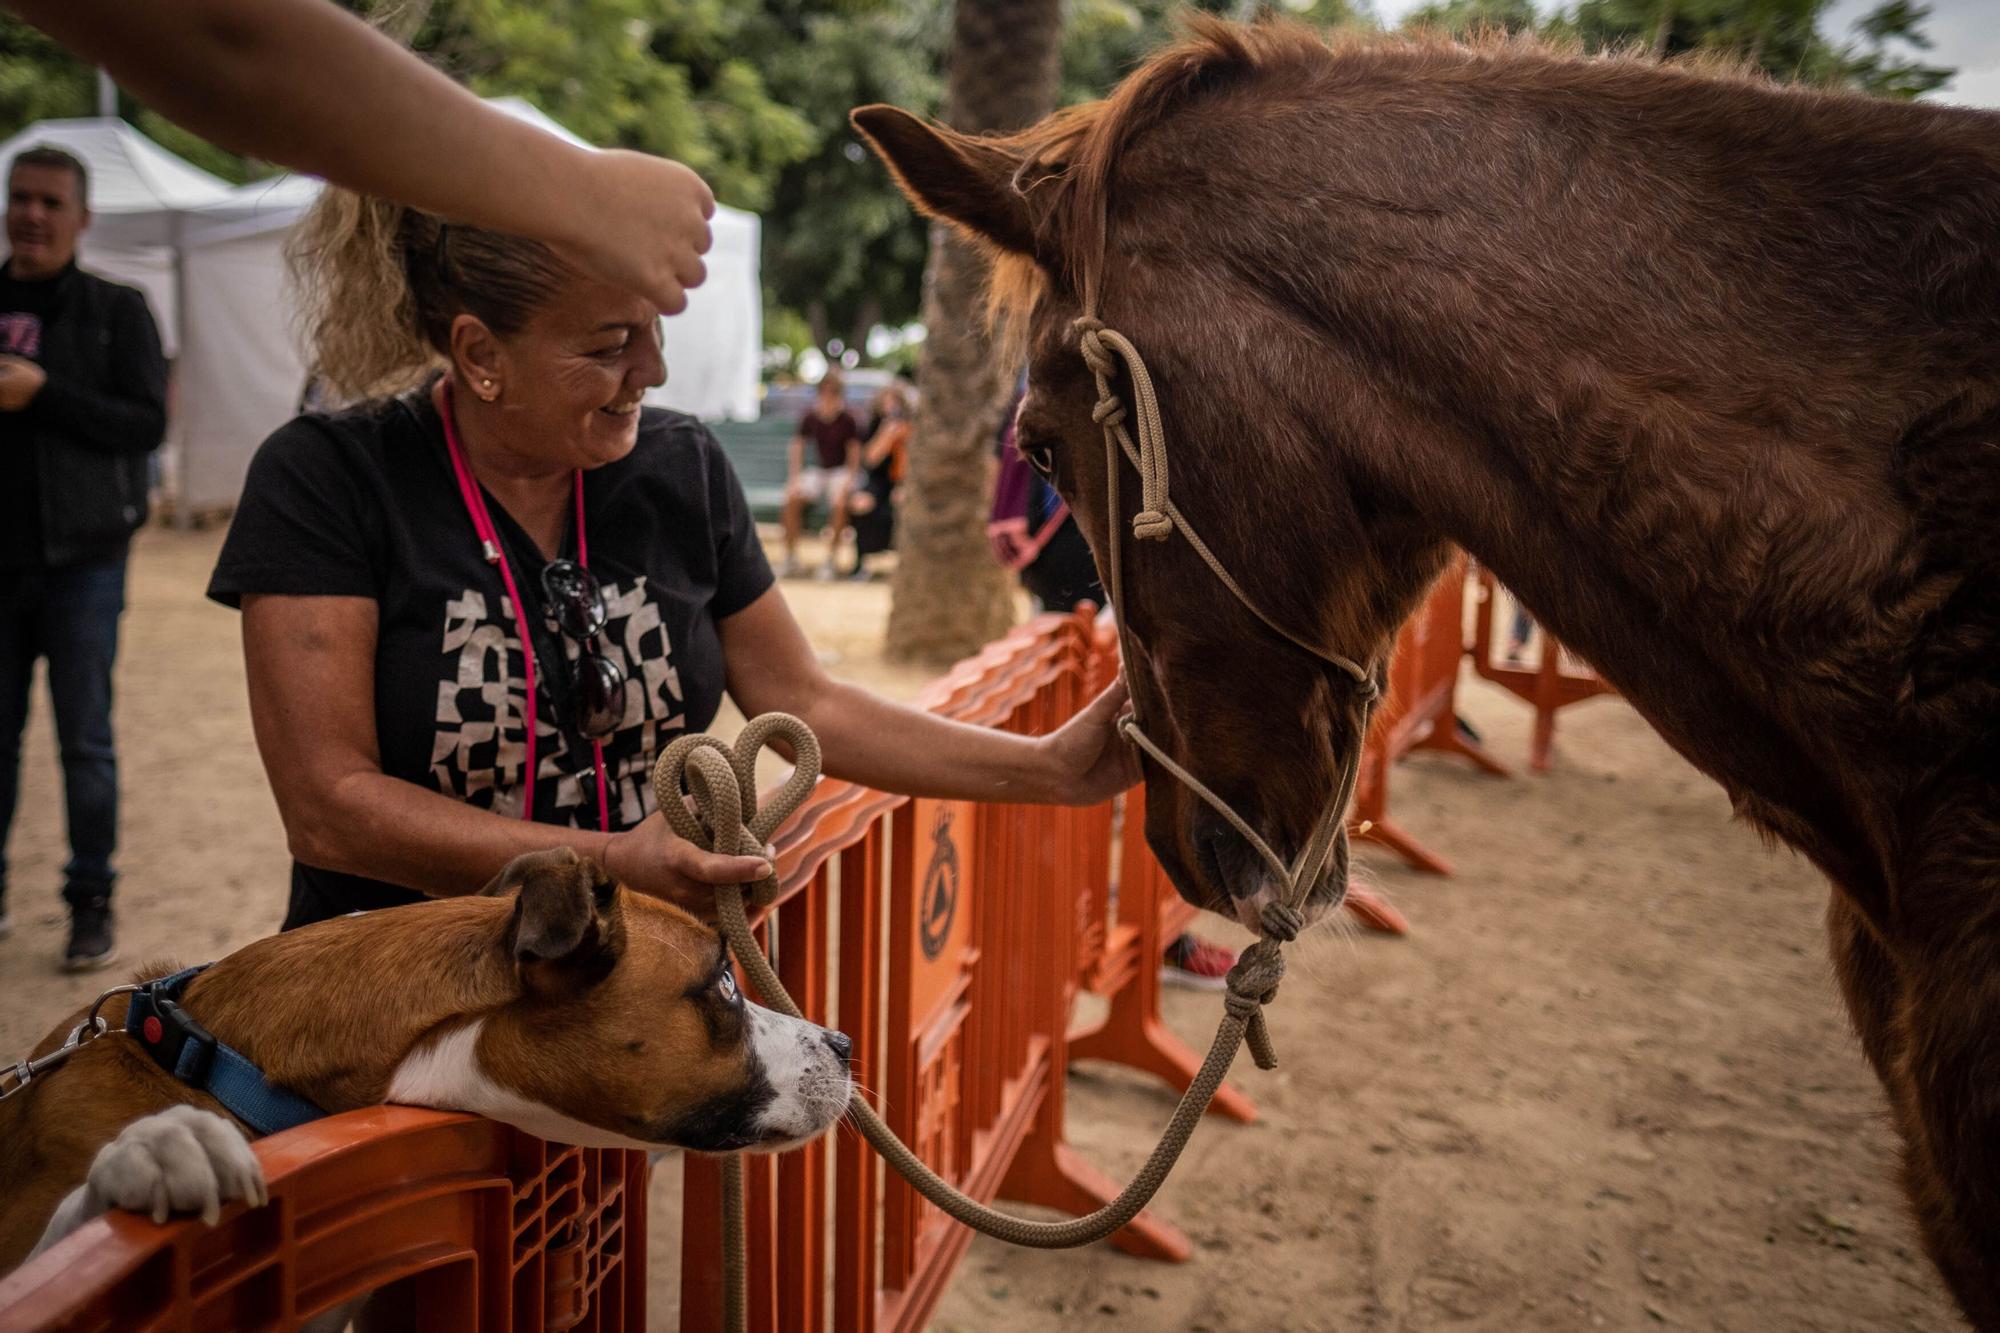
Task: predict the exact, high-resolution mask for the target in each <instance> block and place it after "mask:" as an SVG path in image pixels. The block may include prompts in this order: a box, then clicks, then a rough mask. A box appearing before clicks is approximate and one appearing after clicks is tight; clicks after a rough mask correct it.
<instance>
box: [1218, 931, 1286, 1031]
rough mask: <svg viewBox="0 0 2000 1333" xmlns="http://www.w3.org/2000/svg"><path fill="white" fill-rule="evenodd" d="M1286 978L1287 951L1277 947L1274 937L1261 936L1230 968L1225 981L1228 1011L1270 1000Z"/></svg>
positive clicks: (1243, 1010)
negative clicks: (1284, 952) (1261, 938)
mask: <svg viewBox="0 0 2000 1333" xmlns="http://www.w3.org/2000/svg"><path fill="white" fill-rule="evenodd" d="M1284 979H1285V955H1284V954H1283V953H1281V952H1279V950H1278V945H1277V943H1276V941H1274V940H1268V939H1265V940H1258V941H1257V942H1256V943H1255V944H1252V945H1251V946H1250V947H1249V948H1247V949H1245V950H1244V951H1243V953H1242V956H1241V957H1239V958H1238V959H1237V960H1236V966H1234V967H1232V968H1230V969H1229V975H1228V976H1227V977H1226V978H1224V984H1226V985H1227V986H1228V988H1229V999H1228V1000H1227V1001H1225V1003H1226V1004H1228V1005H1229V1012H1230V1013H1232V1014H1234V1013H1239V1012H1245V1011H1246V1010H1245V1006H1248V1011H1252V1012H1254V1010H1255V1009H1256V1008H1257V1007H1258V1006H1261V1005H1264V1004H1268V1003H1269V1002H1270V1001H1271V999H1272V998H1273V997H1274V996H1276V995H1277V993H1278V983H1279V982H1280V981H1283V980H1284Z"/></svg>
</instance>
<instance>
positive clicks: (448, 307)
mask: <svg viewBox="0 0 2000 1333" xmlns="http://www.w3.org/2000/svg"><path fill="white" fill-rule="evenodd" d="M294 262H295V266H296V268H297V270H298V274H299V277H300V280H301V283H302V287H303V290H304V291H305V292H306V293H307V294H308V297H309V310H310V318H309V329H310V333H311V337H312V341H313V347H314V352H315V357H314V362H315V363H314V367H313V369H314V372H315V374H316V375H318V376H319V377H320V378H321V380H322V381H323V382H324V383H325V384H326V385H327V386H328V388H329V389H330V390H332V391H333V392H334V393H335V394H336V395H341V396H345V397H347V398H350V399H353V400H354V401H355V406H353V407H350V408H348V409H346V410H343V411H339V412H332V413H308V414H305V415H302V416H300V417H299V418H297V419H296V420H294V421H292V422H291V423H289V424H288V425H286V426H285V427H283V428H282V429H280V430H279V431H278V432H277V433H276V434H274V435H273V436H272V437H271V438H270V439H269V440H267V441H266V442H265V443H264V445H263V446H262V448H261V449H260V450H259V452H258V455H257V457H256V459H255V461H254V462H253V463H252V465H251V469H250V474H249V477H248V480H247V482H246V484H245V488H244V493H243V498H242V502H241V504H240V506H239V508H238V510H237V513H236V518H235V521H234V523H233V525H232V527H231V529H230V533H229V537H228V540H227V542H226V543H225V544H224V547H223V551H222V555H221V557H220V560H219V561H218V564H217V567H216V570H215V574H214V577H213V579H212V581H211V583H210V585H209V595H210V596H212V597H214V598H216V599H217V600H219V601H222V602H224V603H226V604H228V605H231V606H240V607H241V609H242V611H243V643H244V656H245V661H246V664H247V667H248V674H249V687H250V705H251V717H252V721H253V723H254V725H255V729H256V734H257V742H258V746H259V748H260V750H261V752H262V754H263V758H264V764H265V769H266V772H267V773H268V774H269V777H270V780H271V785H272V789H273V791H274V793H275V794H276V796H277V801H278V808H279V812H280V815H281V816H282V818H283V820H284V823H285V828H286V832H287V834H288V837H289V839H290V843H291V847H292V852H293V855H294V857H295V862H294V868H293V874H292V889H291V905H290V910H289V912H288V913H287V915H286V919H285V924H286V926H287V927H292V926H298V925H303V924H306V923H308V922H311V921H316V920H320V919H322V918H325V917H328V916H333V915H336V914H340V913H344V912H348V911H352V910H356V909H364V908H375V907H386V906H390V905H393V904H396V903H401V902H408V901H413V900H415V899H417V898H418V897H420V896H422V895H425V894H430V895H445V894H457V893H467V892H471V891H474V890H476V889H478V888H479V887H480V886H481V885H482V884H484V883H485V882H486V881H487V880H488V879H490V878H491V877H492V876H493V874H494V873H495V872H497V871H498V870H499V868H500V867H501V866H502V865H504V864H505V863H506V862H507V861H508V860H509V859H511V858H512V857H514V856H515V855H518V854H519V853H521V852H525V851H530V850H535V849H539V848H546V847H552V846H557V845H568V846H570V847H573V848H575V849H576V850H577V851H578V852H579V853H582V854H584V855H588V856H591V857H594V858H596V859H597V860H598V861H599V862H601V863H602V864H603V865H604V866H605V867H606V869H607V870H609V871H610V873H612V874H613V875H615V876H617V877H618V878H620V879H622V880H623V881H625V882H626V883H627V884H629V885H631V886H632V887H633V888H635V889H638V890H640V891H643V892H647V893H651V894H655V895H658V896H661V897H665V898H670V899H675V900H678V901H681V902H682V903H683V904H684V905H688V906H691V907H695V908H697V909H700V908H704V907H705V906H706V905H707V901H708V896H709V893H708V890H707V889H706V888H705V887H704V886H706V885H713V884H717V883H729V882H743V881H749V880H753V879H755V878H757V877H759V876H760V875H762V874H763V873H764V871H765V865H764V863H763V862H762V861H761V860H760V859H758V858H756V857H740V856H722V855H715V854H711V853H706V852H702V851H699V850H697V849H696V848H694V847H692V846H690V845H688V844H687V843H684V842H681V841H680V840H679V839H677V838H675V837H674V835H673V834H672V833H671V832H670V831H669V830H668V829H667V827H666V824H665V821H664V820H663V819H662V818H661V817H660V816H659V815H658V814H657V813H656V812H655V811H654V809H653V805H652V794H651V784H650V781H649V776H650V773H651V769H652V765H653V761H654V759H655V757H656V756H657V754H658V752H659V751H660V749H661V748H662V747H663V746H665V745H666V744H667V743H668V742H669V741H671V740H672V739H673V738H674V737H675V736H678V735H680V734H682V733H683V732H688V731H700V730H703V729H705V728H706V727H708V725H709V724H710V722H711V721H712V719H713V718H714V716H715V714H716V710H717V708H718V706H719V704H720V702H721V698H722V695H723V693H724V691H725V690H726V691H727V692H728V693H729V694H730V696H731V697H732V698H733V699H734V700H735V701H736V703H737V704H738V706H739V707H740V708H741V709H742V711H743V712H744V713H745V714H756V713H761V712H766V711H770V710H773V709H782V710H784V711H786V712H790V713H795V714H797V715H799V716H801V717H803V718H804V719H805V720H806V721H807V722H808V723H809V724H810V725H811V726H812V727H813V728H814V730H815V731H817V732H818V733H819V736H820V740H821V743H822V746H823V749H824V751H825V759H826V767H827V770H828V771H829V772H830V773H833V774H835V775H837V776H841V777H845V778H850V779H853V780H855V781H857V782H861V783H864V784H866V785H869V786H872V787H878V788H882V789H885V790H891V791H903V792H910V793H912V794H918V795H929V796H941V797H950V798H967V799H980V800H984V799H1005V800H1009V801H1043V802H1069V803H1092V802H1096V801H1099V800H1103V799H1105V798H1106V797H1108V796H1109V795H1111V794H1112V793H1113V792H1115V791H1118V790H1121V789H1123V788H1124V787H1126V786H1128V785H1130V784H1131V783H1132V782H1133V781H1134V780H1136V778H1137V768H1136V765H1135V763H1134V760H1133V758H1132V756H1131V754H1130V751H1129V750H1128V748H1127V747H1126V745H1125V744H1124V743H1123V742H1122V741H1121V740H1119V739H1118V738H1117V736H1116V732H1115V730H1114V726H1113V723H1114V721H1115V718H1116V716H1117V714H1118V712H1119V711H1120V710H1121V708H1122V707H1123V702H1124V695H1123V690H1122V687H1117V686H1114V687H1113V688H1112V689H1111V690H1107V691H1106V692H1105V693H1104V694H1103V695H1101V696H1100V697H1099V698H1098V699H1097V700H1096V701H1095V702H1094V703H1093V704H1092V705H1091V706H1090V707H1089V708H1088V709H1087V710H1086V711H1085V712H1083V713H1082V714H1081V715H1079V716H1078V717H1077V718H1076V719H1074V720H1073V721H1072V722H1071V723H1069V724H1068V725H1067V726H1065V727H1064V728H1063V729H1062V730H1061V731H1059V732H1056V733H1054V734H1052V735H1050V736H1046V737H1041V738H1035V739H1030V738H1026V737H1019V736H1012V735H1007V734H1004V733H1000V732H996V731H989V730H986V729H984V728H979V727H972V726H967V725H964V724H961V723H955V722H950V721H946V720H944V719H942V718H938V717H935V716H933V715H931V714H928V713H924V712H921V711H918V710H916V709H912V708H907V707H904V706H902V705H899V704H895V703H892V702H889V701H888V700H885V699H882V698H880V697H878V696H876V695H874V694H871V693H869V692H868V691H866V690H863V689H861V688H859V687H857V686H854V685H849V684H845V683H842V682H839V681H836V680H834V679H832V678H831V677H829V676H828V675H827V674H826V673H825V671H824V670H823V669H822V668H821V667H820V665H819V663H818V660H817V659H816V657H815V656H814V654H813V652H812V649H811V647H810V646H809V645H808V644H807V642H806V639H805V636H804V634H803V633H802V632H801V631H800V629H799V627H798V624H797V623H796V621H794V620H793V618H792V614H791V611H790V610H789V608H788V607H787V606H786V605H785V600H784V597H783V595H782V593H781V592H780V591H779V590H778V588H777V587H776V585H775V582H774V580H773V577H772V573H771V569H770V566H769V564H768V562H767V561H766V559H765V557H764V552H763V550H762V548H761V547H760V545H759V544H758V540H757V534H756V531H755V528H754V526H753V525H752V522H751V518H750V514H749V511H748V509H747V507H746V506H745V503H744V499H743V493H742V488H741V486H740V484H739V483H738V481H737V479H736V476H735V474H734V473H733V472H732V470H731V469H730V466H729V462H728V460H727V459H726V458H725V457H724V455H723V453H722V451H721V449H720V448H719V447H718V446H717V444H716V441H715V438H714V436H713V435H712V434H710V433H709V431H708V430H707V429H706V428H705V427H703V426H702V425H700V424H699V423H698V422H696V421H694V420H693V419H691V418H689V417H686V416H682V415H680V414H677V413H672V412H664V411H658V410H655V409H651V408H642V407H641V406H640V397H641V395H642V394H643V393H644V392H645V391H646V389H648V388H649V387H651V386H653V385H656V384H659V383H661V382H662V381H663V380H664V379H665V377H666V373H667V371H666V367H665V365H664V364H663V363H662V361H661V355H660V347H659V341H658V337H657V320H656V317H655V313H654V310H655V307H654V304H653V303H652V302H651V301H650V300H648V299H646V298H645V297H642V296H638V295H635V294H633V293H631V292H628V291H625V290H622V289H620V288H618V287H614V286H610V285H607V284H605V283H603V282H600V281H596V280H594V279H592V278H589V277H586V276H584V275H582V274H579V273H577V272H575V271H573V270H571V269H570V268H569V267H568V266H567V265H566V264H565V263H564V262H563V261H562V260H560V259H558V258H557V256H556V255H555V253H554V252H552V251H551V250H550V249H548V248H547V247H546V246H545V245H543V244H541V243H540V242H536V241H530V240H524V239H522V238H519V237H516V236H510V235H506V234H503V233H498V232H492V231H487V230H483V229H481V228H477V227H467V226H459V225H453V224H446V223H443V222H441V221H440V220H439V219H437V218H435V217H432V216H430V215H428V214H424V213H421V212H417V211H414V210H411V209H407V208H403V207H400V206H396V205H390V204H385V203H381V202H378V201H373V200H368V199H363V198H359V197H357V196H354V195H351V194H346V193H344V192H338V191H334V192H329V194H328V195H327V197H326V198H325V199H323V200H322V201H321V203H320V204H319V205H318V206H317V208H316V210H315V212H314V214H313V215H312V217H311V218H310V219H308V221H307V222H306V224H305V225H304V226H303V227H302V229H301V234H300V236H299V238H298V240H297V242H296V245H295V254H294Z"/></svg>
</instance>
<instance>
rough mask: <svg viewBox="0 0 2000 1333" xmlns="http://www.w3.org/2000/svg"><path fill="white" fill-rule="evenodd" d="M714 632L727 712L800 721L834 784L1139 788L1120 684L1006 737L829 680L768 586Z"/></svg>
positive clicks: (1039, 795)
mask: <svg viewBox="0 0 2000 1333" xmlns="http://www.w3.org/2000/svg"><path fill="white" fill-rule="evenodd" d="M720 629H721V633H722V651H723V656H724V657H725V659H726V660H727V663H728V676H729V693H730V695H731V697H732V698H734V699H735V700H736V704H737V707H739V708H741V709H742V710H743V713H744V715H745V716H749V717H754V716H756V715H757V714H759V713H768V712H785V713H793V714H796V715H797V716H798V717H800V718H802V719H804V721H805V722H806V724H807V725H808V726H810V727H811V728H812V729H813V731H814V732H815V733H816V734H817V735H818V737H819V743H820V751H821V753H822V755H823V757H824V760H825V764H826V771H827V772H828V773H830V774H832V775H833V776H834V777H838V778H846V779H847V780H849V781H851V782H858V783H860V784H862V785H863V786H867V787H874V788H876V789H878V790H881V791H893V792H903V793H907V794H909V795H911V796H936V797H943V798H946V799H951V800H972V801H1017V802H1035V803H1040V804H1051V805H1094V804H1096V803H1097V802H1098V801H1103V800H1108V799H1109V798H1111V797H1112V796H1114V795H1116V794H1117V793H1119V792H1121V791H1124V790H1125V789H1126V788H1127V787H1130V786H1131V785H1132V784H1133V783H1135V782H1137V781H1138V780H1139V766H1138V759H1137V757H1136V756H1135V755H1134V754H1133V751H1132V747H1131V746H1130V745H1129V744H1127V743H1126V742H1125V741H1124V740H1123V739H1121V738H1120V737H1119V735H1118V732H1117V721H1118V717H1119V714H1121V713H1123V712H1124V711H1125V687H1124V684H1123V682H1122V681H1121V682H1117V683H1114V684H1113V685H1112V686H1111V687H1110V688H1109V689H1107V690H1105V691H1104V692H1103V693H1102V694H1100V695H1098V696H1097V698H1096V699H1094V700H1092V701H1091V703H1090V705H1089V706H1088V707H1087V708H1085V709H1084V710H1083V711H1082V712H1081V713H1078V714H1077V715H1076V716H1075V717H1074V718H1072V719H1070V721H1068V722H1067V723H1065V724H1064V725H1063V726H1062V728H1061V729H1060V730H1058V731H1055V732H1052V733H1050V734H1049V735H1047V736H1041V737H1032V738H1031V737H1027V736H1015V735H1011V734H1009V733H1007V732H1004V731H995V730H993V729H992V728H990V727H977V726H972V725H970V724H968V723H964V722H954V721H951V720H950V719H948V718H942V717H939V716H938V715H937V714H935V713H927V712H925V711H923V710H922V709H919V708H911V707H908V706H907V705H904V704H899V703H893V702H891V701H889V700H887V699H884V698H882V697H881V696H880V695H877V694H872V693H870V692H869V691H867V690H864V689H862V688H861V687H860V686H858V685H849V684H847V683H845V682H843V681H837V680H835V679H833V678H832V677H831V676H829V675H827V674H826V672H825V670H824V669H823V668H821V666H820V664H819V659H818V658H817V657H815V656H814V655H813V651H812V647H811V645H810V644H808V643H807V642H806V636H805V633H804V631H802V630H801V629H800V628H799V625H798V622H797V621H796V620H794V619H792V611H791V608H790V607H788V606H786V605H785V598H784V594H783V593H781V592H780V591H779V590H778V589H777V587H776V586H775V585H774V586H773V587H772V588H771V590H770V591H768V592H766V593H765V594H764V595H763V596H762V597H759V598H758V599H757V600H756V601H754V602H752V603H751V604H750V605H749V606H747V607H745V608H743V610H741V611H738V612H737V613H736V614H735V615H733V616H730V617H729V618H728V619H726V620H724V621H722V622H721V624H720Z"/></svg>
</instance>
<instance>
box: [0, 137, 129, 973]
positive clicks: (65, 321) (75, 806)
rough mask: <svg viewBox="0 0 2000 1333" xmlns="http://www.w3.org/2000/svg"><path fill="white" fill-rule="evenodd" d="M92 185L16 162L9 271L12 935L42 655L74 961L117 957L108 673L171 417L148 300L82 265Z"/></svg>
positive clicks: (46, 158)
mask: <svg viewBox="0 0 2000 1333" xmlns="http://www.w3.org/2000/svg"><path fill="white" fill-rule="evenodd" d="M88 188H89V178H88V174H87V173H86V172H85V170H84V166H83V164H82V163H81V162H79V161H77V159H76V158H74V157H72V156H70V155H69V154H68V153H65V152H63V151H62V150H61V149H57V148H30V149H28V150H27V151H25V152H23V153H21V154H20V155H19V156H17V157H16V158H15V159H14V160H13V162H12V163H11V164H10V165H9V167H8V171H7V243H8V250H9V253H8V257H7V263H6V267H5V268H4V269H0V935H4V934H5V933H6V929H7V909H6V899H5V896H4V895H5V888H6V863H5V860H4V852H5V848H6V837H7V832H8V829H9V828H10V827H11V825H12V823H13V818H14V807H15V804H16V797H17V795H18V788H19V783H20V758H21V730H22V728H23V727H24V726H25V725H26V723H27V717H28V687H29V684H30V682H31V681H32V679H33V676H34V669H35V659H37V658H40V657H46V658H47V659H48V662H49V695H50V701H51V702H52V704H53V705H54V712H55V723H56V735H57V739H58V741H59V742H60V745H61V749H62V766H63V794H64V798H65V801H66V804H67V814H68V822H69V844H70V859H69V864H68V865H67V866H66V867H64V871H63V874H64V877H65V880H66V883H65V885H64V887H63V897H64V898H65V899H66V900H67V901H68V903H69V911H70V935H69V945H68V948H67V949H66V950H65V952H64V959H63V965H64V966H65V967H66V968H68V969H69V970H71V971H87V970H90V969H93V968H98V967H103V966H104V965H106V964H107V963H109V962H111V960H112V958H113V956H114V955H115V954H116V952H117V947H116V944H115V942H114V936H113V933H112V920H111V884H112V878H113V876H112V870H111V854H112V851H113V850H114V848H115V847H116V845H117V841H118V761H117V756H116V753H115V751H114V750H113V748H112V737H111V667H112V662H113V660H114V659H115V657H116V655H117V651H118V616H119V613H120V612H121V611H123V610H124V607H125V553H126V548H127V546H128V545H129V543H130V541H131V537H132V533H133V531H134V530H135V529H137V528H138V526H139V525H140V524H141V523H143V522H144V521H145V519H146V481H147V477H146V470H147V469H146V456H147V455H148V454H149V453H151V452H152V451H153V449H154V448H156V447H157V446H158V445H159V443H160V437H161V436H162V435H163V434H164V433H165V432H166V424H167V409H166V402H167V363H166V358H165V357H164V356H162V355H161V352H160V335H159V331H158V330H157V329H156V328H155V327H154V326H153V317H152V315H151V314H150V313H149V312H148V310H147V309H146V300H145V298H144V297H143V296H141V295H140V294H139V293H138V292H136V291H134V290H132V289H131V288H129V287H121V286H118V285H117V284H116V283H111V282H106V281H104V280H103V279H102V278H99V277H95V276H93V275H92V274H89V273H85V272H83V271H82V270H80V269H78V268H77V266H76V245H77V238H78V236H79V235H81V234H82V232H83V229H84V228H85V227H86V226H88V225H89V223H90V210H89V206H88V202H87V197H88Z"/></svg>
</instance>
